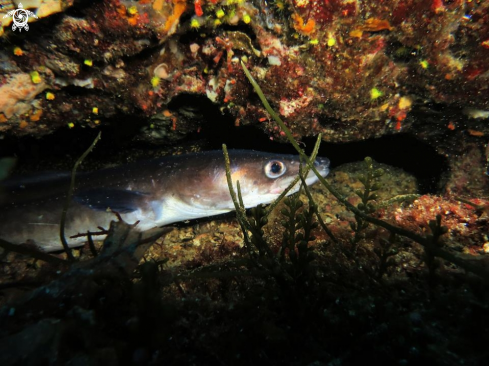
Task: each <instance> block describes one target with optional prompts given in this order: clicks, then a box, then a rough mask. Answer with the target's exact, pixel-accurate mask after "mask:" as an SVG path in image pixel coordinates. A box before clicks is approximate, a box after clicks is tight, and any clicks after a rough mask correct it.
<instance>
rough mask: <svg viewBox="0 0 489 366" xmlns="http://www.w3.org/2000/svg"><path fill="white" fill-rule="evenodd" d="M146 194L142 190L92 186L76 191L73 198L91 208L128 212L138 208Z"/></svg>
mask: <svg viewBox="0 0 489 366" xmlns="http://www.w3.org/2000/svg"><path fill="white" fill-rule="evenodd" d="M147 196H148V194H147V193H144V192H138V191H129V190H125V189H106V188H94V189H87V190H83V191H80V192H77V193H76V194H74V195H73V200H74V201H75V202H78V203H80V204H82V205H85V206H88V207H90V208H91V209H93V210H99V211H107V210H108V209H111V210H112V211H115V212H118V213H129V212H133V211H136V210H137V209H139V208H140V207H141V206H142V205H143V204H144V199H145V197H147Z"/></svg>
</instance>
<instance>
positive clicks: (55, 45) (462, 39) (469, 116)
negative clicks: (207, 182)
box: [0, 0, 489, 166]
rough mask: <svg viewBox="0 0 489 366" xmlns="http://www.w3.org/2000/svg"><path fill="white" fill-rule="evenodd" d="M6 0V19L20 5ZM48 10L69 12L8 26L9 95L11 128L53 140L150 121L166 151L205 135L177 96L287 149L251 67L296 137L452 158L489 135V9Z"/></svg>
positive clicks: (3, 87)
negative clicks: (403, 136) (19, 27)
mask: <svg viewBox="0 0 489 366" xmlns="http://www.w3.org/2000/svg"><path fill="white" fill-rule="evenodd" d="M1 5H2V7H1V8H0V15H2V19H3V15H4V13H5V14H6V13H7V12H8V11H10V10H12V9H15V8H16V6H17V2H16V1H14V2H10V1H2V2H1ZM48 5H50V6H52V7H53V9H54V8H56V9H58V10H56V11H61V10H63V11H64V13H62V14H58V15H56V16H50V17H45V16H46V15H49V14H51V13H54V12H56V11H52V12H51V13H49V12H44V13H41V15H42V16H40V17H39V18H40V19H39V20H36V19H33V20H35V21H34V22H32V23H30V27H31V30H30V31H28V32H25V31H24V32H21V33H19V32H18V31H17V32H13V31H12V30H11V29H10V28H8V25H9V24H10V22H8V23H3V28H4V35H3V37H2V38H1V39H0V42H1V43H2V47H1V51H0V60H1V62H0V100H4V99H9V101H8V102H3V103H0V131H2V132H6V133H9V134H19V135H22V134H32V135H42V134H46V133H50V132H52V131H54V130H56V129H58V128H62V127H66V126H68V127H70V128H72V127H79V126H81V127H87V126H89V127H97V126H100V125H104V124H108V123H117V119H118V118H120V117H123V118H137V119H138V120H145V121H147V122H146V124H147V126H144V127H143V128H142V131H141V135H142V139H146V140H148V141H151V142H160V143H165V142H168V141H174V140H177V139H180V138H182V137H184V136H185V135H186V134H187V133H188V132H195V131H197V130H198V129H199V128H200V127H201V124H200V121H199V116H198V115H192V113H190V114H189V113H184V112H182V111H180V110H170V109H169V108H168V106H169V104H170V103H171V101H172V100H174V99H175V98H176V97H179V96H181V95H194V96H196V97H198V98H202V97H205V98H208V99H209V100H210V101H211V102H212V103H214V104H215V106H216V109H220V110H221V112H223V113H227V114H228V115H230V116H232V118H233V119H234V120H235V125H236V126H239V125H243V124H255V125H258V126H260V127H261V128H262V129H263V130H264V132H265V133H267V134H268V135H269V136H270V138H271V139H278V140H285V137H284V133H283V132H282V131H280V129H279V128H278V127H277V126H276V125H275V123H274V122H273V121H272V120H271V118H270V116H269V115H268V113H267V112H266V111H265V109H264V108H263V107H262V106H261V103H260V102H259V100H258V98H257V97H256V94H255V93H254V91H253V89H252V87H251V86H250V84H249V83H248V81H247V79H246V78H245V75H244V73H243V71H242V69H241V66H240V64H239V60H240V59H243V60H244V61H245V63H246V65H247V67H248V68H249V69H250V70H251V73H252V74H253V76H254V77H255V78H256V80H257V81H258V83H259V84H260V85H261V86H262V88H263V90H264V92H265V95H266V96H267V98H268V99H269V101H270V102H271V104H272V106H274V108H275V109H276V110H277V111H278V112H279V114H280V115H281V116H282V117H283V119H284V120H285V121H286V123H287V125H288V126H289V128H290V129H291V130H292V131H293V133H294V135H295V137H296V138H301V137H304V136H312V135H317V134H318V133H322V134H323V139H324V140H325V141H330V142H345V141H354V140H363V139H367V138H371V137H375V136H381V135H385V134H395V133H400V132H410V133H413V134H416V135H417V136H418V137H419V138H422V139H426V140H428V141H430V142H432V143H433V144H434V145H440V146H439V152H440V153H443V154H451V153H456V151H455V152H454V150H453V148H451V150H450V149H446V148H444V147H443V146H441V144H438V141H439V140H440V138H443V139H444V140H447V139H448V141H453V142H455V141H458V140H459V139H461V138H464V137H465V136H467V135H468V136H469V138H471V139H475V140H477V141H479V140H482V139H485V137H484V136H485V135H486V134H487V133H488V132H489V131H488V127H487V124H486V123H482V122H485V119H487V112H485V111H486V110H488V109H489V98H488V97H487V94H488V85H489V83H488V79H489V63H488V62H487V58H488V56H489V25H488V24H489V19H488V17H489V15H488V14H489V4H488V3H487V2H477V1H463V0H457V1H439V0H436V1H435V0H433V1H423V0H411V1H407V2H406V1H400V0H395V1H390V2H388V3H383V2H378V1H362V2H360V1H354V0H331V1H316V0H275V1H272V2H269V3H268V2H265V1H260V0H255V1H251V2H249V1H245V0H209V1H201V0H196V1H195V2H191V1H183V0H172V1H162V0H141V1H117V0H106V1H98V2H91V1H80V2H77V3H76V4H75V5H73V3H72V2H70V1H62V2H59V1H29V2H27V3H26V4H24V7H25V8H26V9H27V8H30V9H32V10H34V12H36V11H37V12H40V11H41V9H43V7H46V6H48ZM54 5H56V6H54ZM36 9H37V10H36ZM43 17H44V18H43ZM7 18H8V17H7ZM41 18H42V19H41ZM20 75H30V76H31V81H30V83H29V81H28V80H26V83H27V84H30V85H28V86H26V85H24V86H20V87H19V86H18V83H17V82H15V81H16V80H17V79H18V78H19V77H20ZM33 75H34V76H33ZM24 79H25V78H24ZM33 90H34V91H35V94H34V95H33V94H32V91H33ZM12 95H15V96H14V97H12ZM198 100H199V99H196V103H198ZM208 126H209V127H208V128H212V124H209V125H208ZM479 142H482V141H479ZM452 145H456V144H452ZM482 145H483V144H482V143H481V144H480V146H482ZM455 150H457V149H456V148H455ZM481 164H482V163H481ZM481 166H482V165H481Z"/></svg>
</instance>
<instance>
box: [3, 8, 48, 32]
mask: <svg viewBox="0 0 489 366" xmlns="http://www.w3.org/2000/svg"><path fill="white" fill-rule="evenodd" d="M29 16H31V17H34V18H36V19H39V18H38V17H37V15H36V14H34V13H33V12H32V11H30V10H25V9H24V7H23V6H22V3H19V8H18V9H14V10H10V11H9V12H8V13H7V15H4V16H3V17H4V18H7V17H12V21H13V24H12V30H13V31H15V30H16V29H17V28H19V32H22V28H25V30H26V31H28V30H29V25H28V24H27V21H28V20H29Z"/></svg>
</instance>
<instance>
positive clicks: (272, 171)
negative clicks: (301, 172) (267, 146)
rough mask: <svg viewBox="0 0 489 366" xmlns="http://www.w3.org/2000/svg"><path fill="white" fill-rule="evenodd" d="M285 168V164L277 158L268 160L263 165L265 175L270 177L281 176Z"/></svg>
mask: <svg viewBox="0 0 489 366" xmlns="http://www.w3.org/2000/svg"><path fill="white" fill-rule="evenodd" d="M286 170H287V169H286V167H285V164H284V163H282V162H281V161H279V160H270V161H269V162H268V163H267V165H265V175H266V176H267V177H268V178H272V179H275V178H278V177H280V176H282V175H283V174H284V173H285V171H286Z"/></svg>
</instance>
